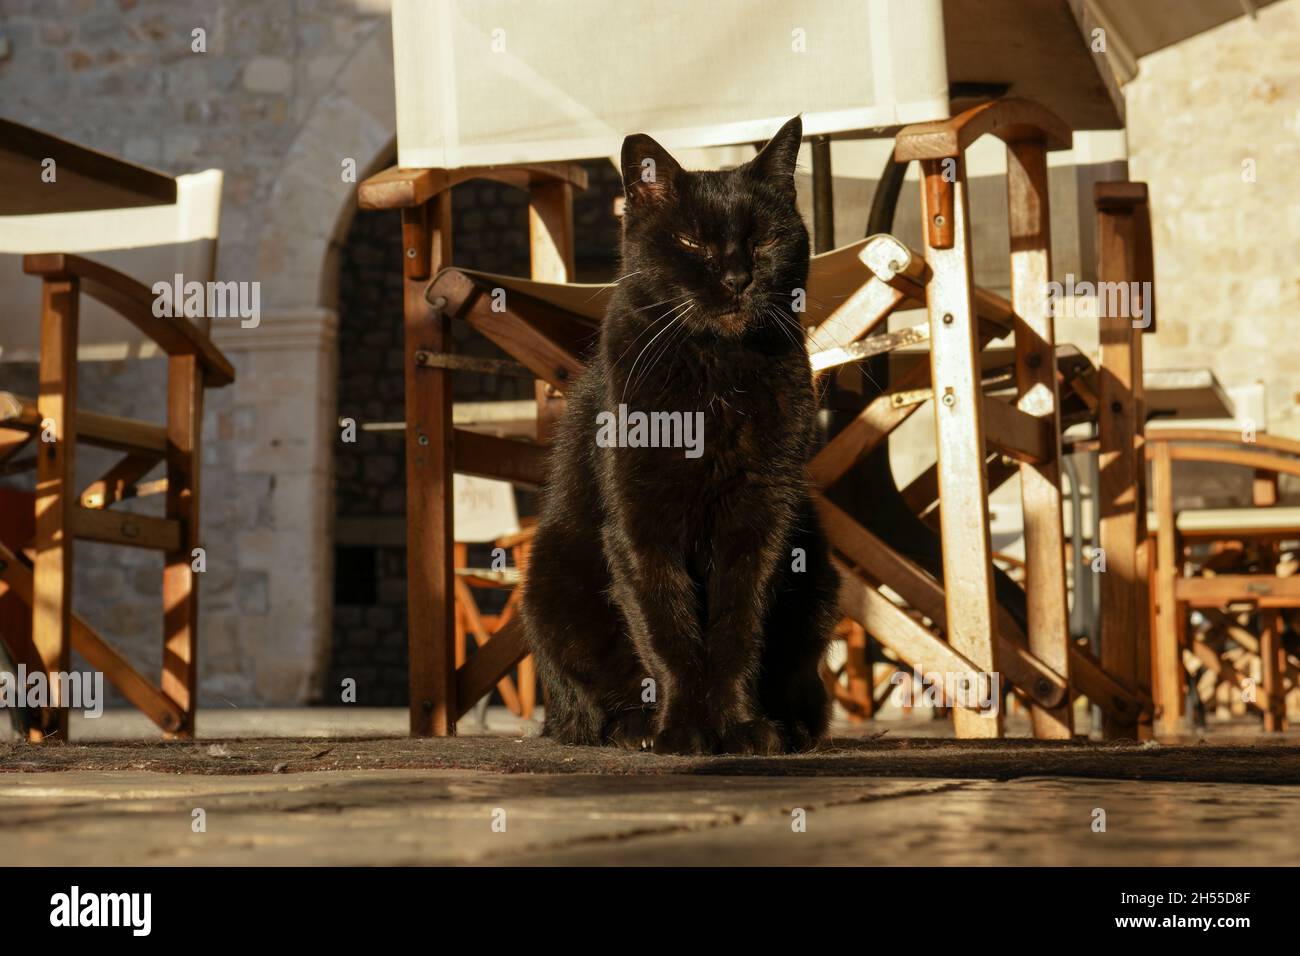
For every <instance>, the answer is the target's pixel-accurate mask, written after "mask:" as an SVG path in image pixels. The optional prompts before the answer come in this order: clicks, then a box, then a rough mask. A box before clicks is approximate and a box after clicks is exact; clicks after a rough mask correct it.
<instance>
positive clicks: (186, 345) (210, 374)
mask: <svg viewBox="0 0 1300 956" xmlns="http://www.w3.org/2000/svg"><path fill="white" fill-rule="evenodd" d="M23 271H24V272H26V273H28V274H29V275H39V276H45V277H48V278H70V277H73V276H75V277H77V278H78V279H80V283H81V291H82V292H84V293H85V294H86V295H88V296H90V297H91V298H93V299H97V300H98V301H100V302H102V303H103V304H104V305H106V306H108V307H109V308H110V309H112V310H114V311H115V312H117V313H118V314H119V315H121V316H122V317H123V318H124V319H126V320H127V321H128V322H130V323H131V324H132V325H134V326H135V327H136V328H137V329H139V330H140V331H141V332H142V333H144V334H145V335H147V336H148V337H149V338H150V339H152V340H153V341H154V342H155V343H156V344H157V345H158V347H159V348H160V349H162V350H163V351H164V352H166V353H167V354H168V355H171V356H176V355H194V356H197V357H198V359H199V360H200V361H201V362H202V363H203V367H204V372H205V376H206V380H207V382H208V384H210V385H218V386H219V385H229V384H230V383H231V382H233V381H234V380H235V370H234V367H233V366H231V364H230V362H229V361H228V360H227V359H226V357H225V356H224V355H222V354H221V350H220V349H218V348H217V347H216V346H215V345H213V344H212V340H211V339H209V338H208V337H207V336H206V335H204V334H203V333H202V332H201V331H199V329H198V328H197V327H196V326H195V325H194V324H193V323H192V322H190V321H189V320H187V319H185V318H177V319H168V318H160V317H158V316H156V315H154V314H153V303H154V295H153V293H152V292H151V291H150V290H149V289H148V288H146V287H145V286H144V285H142V284H141V283H139V282H136V281H135V280H134V279H132V278H130V277H129V276H126V275H123V274H122V273H120V272H118V271H117V270H116V269H111V268H109V267H108V266H106V265H102V264H100V263H98V262H94V261H93V260H90V259H83V258H82V257H81V256H72V255H65V254H64V253H61V252H59V253H54V252H52V253H38V254H36V255H28V256H24V257H23Z"/></svg>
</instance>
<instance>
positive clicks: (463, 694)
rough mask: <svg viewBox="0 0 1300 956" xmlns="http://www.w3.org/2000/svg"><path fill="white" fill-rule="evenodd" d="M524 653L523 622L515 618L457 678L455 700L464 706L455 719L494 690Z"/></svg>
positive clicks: (470, 661) (457, 712)
mask: <svg viewBox="0 0 1300 956" xmlns="http://www.w3.org/2000/svg"><path fill="white" fill-rule="evenodd" d="M527 653H528V645H527V644H526V643H525V642H524V628H523V621H522V620H521V619H520V618H518V617H515V618H512V619H511V620H510V622H509V623H507V624H505V625H504V626H503V627H502V628H501V629H500V630H498V631H497V632H496V633H495V634H493V635H492V640H490V641H488V642H487V643H486V644H484V645H483V646H482V647H480V648H479V649H478V651H477V652H476V653H475V654H474V656H473V657H471V658H470V659H469V660H468V661H467V662H466V664H465V666H464V667H462V668H461V669H460V671H459V672H458V673H457V674H456V699H457V700H458V701H462V702H467V703H462V704H461V705H460V706H459V707H458V709H457V711H456V716H457V717H461V716H464V715H465V714H466V713H468V712H469V710H470V708H471V707H473V706H474V704H475V702H477V701H479V700H481V699H482V697H483V695H484V694H486V693H488V692H489V691H490V690H491V689H492V688H493V687H494V686H496V683H497V681H498V679H499V678H500V676H501V675H502V674H504V673H505V672H506V671H508V670H510V668H512V667H514V666H515V665H516V664H518V663H519V661H520V660H522V659H523V657H524V656H525V655H526V654H527Z"/></svg>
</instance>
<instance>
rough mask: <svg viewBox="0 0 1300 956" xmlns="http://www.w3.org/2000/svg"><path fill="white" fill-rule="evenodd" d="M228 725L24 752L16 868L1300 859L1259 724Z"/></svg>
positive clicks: (6, 761)
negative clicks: (554, 733) (734, 742)
mask: <svg viewBox="0 0 1300 956" xmlns="http://www.w3.org/2000/svg"><path fill="white" fill-rule="evenodd" d="M219 715H220V712H218V711H210V712H209V713H208V715H206V716H205V719H206V723H205V727H206V731H205V735H206V736H207V739H203V740H199V741H196V742H183V743H162V742H159V741H157V739H156V737H155V736H154V735H153V734H147V735H146V734H145V733H143V732H141V733H139V734H136V733H135V732H134V731H133V730H132V729H131V725H130V722H129V720H127V719H126V716H127V715H106V716H105V718H103V719H102V721H101V722H97V723H95V729H93V730H92V729H91V728H90V727H89V723H90V722H82V723H80V724H78V725H76V726H74V728H73V737H74V741H76V740H81V741H86V742H85V743H81V744H78V743H74V744H71V745H63V746H48V745H46V746H39V747H36V746H31V745H28V744H24V743H9V744H0V865H5V864H8V865H22V864H34V865H74V864H81V865H113V864H128V865H198V864H211V865H279V864H381V865H386V864H483V865H548V864H580V865H609V864H643V865H661V864H667V865H674V864H675V865H697V864H698V865H786V864H832V865H852V864H919V865H962V864H975V865H990V864H991V865H997V864H1010V865H1029V864H1039V865H1057V864H1073V865H1192V864H1197V865H1230V864H1239V865H1296V864H1300V841H1297V840H1296V839H1295V836H1294V834H1295V833H1296V832H1297V830H1298V829H1300V747H1297V746H1296V740H1295V737H1294V735H1286V736H1284V737H1271V738H1264V737H1261V736H1258V735H1252V734H1251V733H1250V728H1249V727H1245V728H1236V732H1235V735H1234V734H1232V733H1224V732H1220V733H1219V734H1218V735H1217V739H1216V737H1215V735H1212V738H1211V742H1205V741H1201V742H1189V743H1188V744H1187V745H1174V746H1169V745H1159V746H1149V745H1148V746H1142V745H1134V744H1124V745H1114V744H1104V745H1103V744H1095V743H1089V742H1086V741H1080V742H1066V743H1053V742H1040V741H1033V740H1024V739H1021V740H1006V741H999V742H977V741H955V740H948V739H941V738H939V737H937V736H935V733H936V731H942V730H944V729H946V727H945V726H944V725H942V724H941V725H939V726H938V727H932V726H930V725H929V724H928V722H927V723H925V724H919V723H914V722H913V723H906V724H904V723H901V722H895V723H893V724H886V723H881V724H877V725H871V726H868V727H866V728H857V729H856V731H855V736H840V737H838V738H837V739H836V740H835V741H833V743H832V745H830V746H828V747H826V748H824V749H823V750H821V751H819V752H817V753H813V754H807V755H799V756H794V757H782V758H771V759H769V758H742V757H713V758H675V757H664V756H656V755H649V754H629V753H622V752H618V751H614V750H610V749H594V748H565V747H559V746H557V745H555V744H553V743H552V742H550V741H549V740H542V739H535V738H528V737H524V736H520V735H519V730H520V728H519V727H518V725H517V724H511V722H510V720H509V719H507V718H503V716H502V714H501V713H499V712H498V713H495V714H493V715H491V716H490V718H489V724H488V730H489V733H488V734H487V735H484V736H477V737H472V736H463V737H460V738H456V739H450V740H433V741H430V740H415V741H413V740H408V739H406V738H404V737H400V736H396V734H397V733H400V719H402V715H401V714H400V712H396V711H392V712H390V711H373V712H361V713H357V712H353V713H352V715H351V719H350V720H348V721H347V722H346V723H345V722H344V721H343V719H342V718H341V717H340V716H339V715H338V714H336V713H334V712H330V711H323V712H322V711H307V710H304V711H296V712H269V713H268V712H255V711H243V712H241V713H240V715H239V716H238V717H237V718H236V717H235V716H233V715H224V716H219ZM223 721H224V723H223ZM390 724H393V725H394V726H390ZM345 727H346V728H347V729H349V730H351V731H352V732H353V733H355V734H359V735H360V736H347V735H345V734H343V733H340V732H339V731H341V730H343V729H344V728H345ZM463 729H466V730H467V729H468V728H463ZM839 729H840V730H841V731H846V730H847V728H839ZM1229 730H1231V728H1229ZM216 731H221V732H223V733H222V735H221V739H213V736H212V735H213V734H214V733H215V732H216ZM277 733H278V734H286V733H290V734H293V736H291V737H283V736H274V735H273V734H277ZM927 735H928V736H927ZM95 737H101V738H110V739H108V740H100V741H96V740H94V739H93V738H95ZM132 737H136V738H138V739H135V740H132V739H130V738H132ZM1218 739H1224V740H1225V741H1226V740H1230V741H1231V742H1230V743H1229V742H1225V743H1219V742H1218ZM196 811H201V813H199V812H196ZM1103 813H1104V825H1105V828H1104V832H1103V831H1101V830H1100V828H1099V821H1100V820H1101V819H1102V817H1103ZM198 821H201V822H202V824H203V826H202V827H201V832H195V829H196V824H197V822H198Z"/></svg>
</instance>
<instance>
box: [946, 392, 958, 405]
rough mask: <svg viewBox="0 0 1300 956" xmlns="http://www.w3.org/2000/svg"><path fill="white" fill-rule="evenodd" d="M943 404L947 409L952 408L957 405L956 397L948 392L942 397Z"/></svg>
mask: <svg viewBox="0 0 1300 956" xmlns="http://www.w3.org/2000/svg"><path fill="white" fill-rule="evenodd" d="M943 403H944V404H945V405H947V406H948V407H949V408H952V407H953V406H954V405H956V404H957V396H956V395H954V394H953V393H952V392H948V393H946V394H945V395H944V396H943Z"/></svg>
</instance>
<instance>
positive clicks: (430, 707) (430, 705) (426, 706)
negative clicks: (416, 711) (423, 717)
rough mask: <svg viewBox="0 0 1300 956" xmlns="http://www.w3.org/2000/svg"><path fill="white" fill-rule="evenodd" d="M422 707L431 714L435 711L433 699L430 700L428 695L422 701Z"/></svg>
mask: <svg viewBox="0 0 1300 956" xmlns="http://www.w3.org/2000/svg"><path fill="white" fill-rule="evenodd" d="M420 708H421V709H422V710H423V711H424V712H425V713H426V714H431V713H433V701H431V700H429V699H428V698H427V697H426V698H425V699H424V700H422V701H420Z"/></svg>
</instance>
